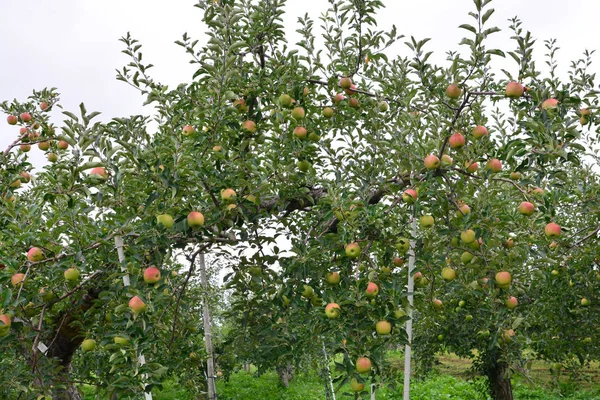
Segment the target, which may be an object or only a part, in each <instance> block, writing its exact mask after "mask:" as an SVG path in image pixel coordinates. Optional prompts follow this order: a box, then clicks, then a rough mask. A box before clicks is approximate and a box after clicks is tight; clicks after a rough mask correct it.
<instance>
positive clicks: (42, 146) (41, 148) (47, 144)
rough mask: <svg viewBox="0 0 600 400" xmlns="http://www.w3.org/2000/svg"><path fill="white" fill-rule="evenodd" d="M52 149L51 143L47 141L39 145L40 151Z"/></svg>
mask: <svg viewBox="0 0 600 400" xmlns="http://www.w3.org/2000/svg"><path fill="white" fill-rule="evenodd" d="M49 148H50V142H49V141H47V140H45V141H43V142H39V143H38V149H40V150H43V151H46V150H48V149H49Z"/></svg>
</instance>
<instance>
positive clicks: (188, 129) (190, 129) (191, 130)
mask: <svg viewBox="0 0 600 400" xmlns="http://www.w3.org/2000/svg"><path fill="white" fill-rule="evenodd" d="M194 132H196V129H194V127H193V126H191V125H186V126H184V127H183V134H184V135H185V136H190V135H193V134H194Z"/></svg>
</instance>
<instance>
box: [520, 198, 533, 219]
mask: <svg viewBox="0 0 600 400" xmlns="http://www.w3.org/2000/svg"><path fill="white" fill-rule="evenodd" d="M519 212H520V213H521V214H523V215H527V216H528V217H529V216H530V215H532V214H533V213H534V212H535V205H533V204H532V203H530V202H528V201H524V202H522V203H521V204H520V205H519Z"/></svg>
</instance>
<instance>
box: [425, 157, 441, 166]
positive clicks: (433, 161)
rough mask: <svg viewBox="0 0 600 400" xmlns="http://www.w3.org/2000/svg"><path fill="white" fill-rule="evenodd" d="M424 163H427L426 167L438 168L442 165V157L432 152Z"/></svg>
mask: <svg viewBox="0 0 600 400" xmlns="http://www.w3.org/2000/svg"><path fill="white" fill-rule="evenodd" d="M423 164H425V168H427V169H437V168H439V167H440V159H439V158H438V156H436V155H435V154H430V155H428V156H427V157H425V160H424V161H423Z"/></svg>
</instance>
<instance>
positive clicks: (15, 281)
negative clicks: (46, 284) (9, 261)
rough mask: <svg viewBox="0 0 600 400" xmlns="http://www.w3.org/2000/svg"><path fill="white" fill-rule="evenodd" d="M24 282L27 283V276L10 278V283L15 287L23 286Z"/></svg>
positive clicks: (19, 275) (16, 275)
mask: <svg viewBox="0 0 600 400" xmlns="http://www.w3.org/2000/svg"><path fill="white" fill-rule="evenodd" d="M24 281H25V274H21V273H18V274H14V275H13V276H12V277H11V278H10V283H12V285H13V286H18V285H21V284H22V283H23V282H24Z"/></svg>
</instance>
